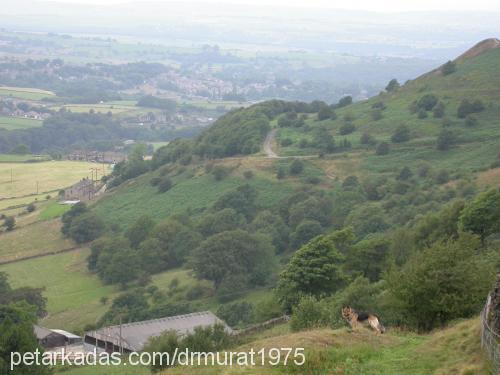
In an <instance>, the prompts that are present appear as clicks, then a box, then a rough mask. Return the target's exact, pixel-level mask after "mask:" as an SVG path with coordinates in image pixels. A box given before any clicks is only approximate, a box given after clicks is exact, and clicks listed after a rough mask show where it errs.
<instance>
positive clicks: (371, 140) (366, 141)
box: [359, 133, 377, 146]
mask: <svg viewBox="0 0 500 375" xmlns="http://www.w3.org/2000/svg"><path fill="white" fill-rule="evenodd" d="M359 141H360V143H361V144H362V145H370V146H373V145H375V144H377V140H376V139H375V137H374V136H373V135H371V134H368V133H363V134H362V135H361V138H360V139H359Z"/></svg>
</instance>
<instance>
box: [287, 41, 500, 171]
mask: <svg viewBox="0 0 500 375" xmlns="http://www.w3.org/2000/svg"><path fill="white" fill-rule="evenodd" d="M499 61H500V49H498V48H496V49H492V50H488V51H485V52H484V53H482V54H480V55H478V56H474V57H470V58H463V59H459V60H458V61H457V63H456V71H455V72H454V73H451V74H448V75H443V74H442V72H441V71H440V70H436V71H434V72H431V73H428V74H426V75H424V76H422V77H420V78H418V79H415V80H413V81H409V82H407V83H406V84H405V85H403V86H402V87H400V88H398V89H396V90H393V91H391V92H383V93H381V94H380V95H378V96H376V97H373V98H371V99H369V100H367V101H364V102H360V103H355V104H353V105H349V106H345V107H342V108H338V109H336V114H337V118H336V119H335V120H331V119H330V120H328V119H327V120H324V121H317V118H316V117H317V116H316V115H307V119H306V124H307V126H306V127H302V128H282V129H280V130H279V133H278V138H279V140H280V141H282V140H284V139H289V140H290V141H292V144H291V145H287V146H285V147H283V146H282V147H281V148H280V152H279V153H280V154H281V155H294V154H317V153H318V152H319V151H318V149H317V148H316V147H314V146H313V147H303V148H301V147H299V143H300V141H301V140H302V139H305V140H307V141H311V139H312V138H313V134H314V129H315V128H318V127H320V126H324V127H326V128H327V129H328V131H329V133H330V134H332V135H333V136H334V138H335V139H336V141H337V143H339V142H341V141H343V140H344V139H346V140H348V141H349V142H350V143H351V145H352V148H351V149H350V150H347V151H345V152H347V154H348V155H349V157H350V158H352V157H354V158H356V159H357V160H359V163H358V165H357V166H355V167H354V168H353V169H352V170H351V174H358V175H366V174H374V173H377V174H378V173H391V172H392V173H394V172H396V171H399V169H400V168H401V167H402V166H405V165H406V166H409V167H417V166H418V165H419V164H421V163H422V162H428V163H431V164H432V166H433V168H435V169H436V170H437V169H446V170H448V171H449V172H450V173H451V174H455V175H460V174H470V173H471V172H472V173H473V172H477V171H480V170H483V169H487V168H488V167H489V165H490V164H491V163H493V162H494V161H495V159H496V157H497V153H498V143H499V139H500V106H499V105H498V98H499V97H500V89H499V87H500V86H499V84H500V79H499V78H498V77H499V75H498V63H499ZM428 94H430V95H434V96H435V97H436V98H437V100H438V101H439V102H442V103H443V104H444V114H443V116H440V117H438V118H436V117H434V115H433V112H432V111H427V112H426V116H427V117H425V118H419V115H418V113H411V110H410V107H411V106H412V103H414V102H418V101H419V100H420V99H421V98H422V97H423V96H425V95H428ZM463 99H468V100H470V101H473V100H481V101H482V103H483V105H484V107H485V108H484V110H483V111H481V112H478V113H474V114H473V117H475V118H476V120H477V124H476V125H473V126H467V124H466V119H464V118H459V117H457V109H458V107H459V105H460V103H461V101H462V100H463ZM381 104H383V106H384V107H385V109H383V110H381V111H379V113H380V116H381V118H380V119H377V117H375V115H373V113H374V112H375V111H376V109H374V108H373V107H374V106H375V107H376V106H377V105H381ZM346 123H350V124H352V125H354V129H355V130H354V131H353V132H351V133H349V134H341V133H342V131H341V128H342V126H343V125H345V124H346ZM400 125H405V126H407V127H408V128H409V130H410V139H409V140H408V141H407V142H401V143H395V142H391V136H392V135H393V134H394V132H395V130H396V129H397V128H398V127H399V126H400ZM443 129H447V130H449V131H450V132H452V134H453V136H454V137H455V143H454V145H453V146H452V147H451V148H450V149H449V150H446V151H439V150H437V149H436V140H437V137H438V135H439V134H440V132H441V131H442V130H443ZM364 133H365V134H369V135H370V136H372V137H373V138H374V140H375V142H376V143H378V142H382V141H385V142H388V143H389V144H390V152H389V153H388V154H387V155H376V154H375V149H376V145H373V146H369V145H363V144H361V143H360V138H361V136H362V135H363V134H364Z"/></svg>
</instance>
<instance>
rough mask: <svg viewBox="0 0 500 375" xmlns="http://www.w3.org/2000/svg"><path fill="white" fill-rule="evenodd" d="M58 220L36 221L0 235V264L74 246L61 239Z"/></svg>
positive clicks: (68, 240)
mask: <svg viewBox="0 0 500 375" xmlns="http://www.w3.org/2000/svg"><path fill="white" fill-rule="evenodd" d="M60 228H61V222H60V220H58V219H55V220H47V221H38V222H36V223H33V224H30V225H26V226H22V227H19V228H17V229H14V230H13V231H11V232H4V233H0V262H5V261H11V260H15V259H23V258H26V257H31V256H34V255H40V254H47V253H53V252H58V251H61V250H65V249H69V248H72V247H74V246H75V244H74V243H73V241H71V240H70V239H67V238H63V236H62V234H61V230H60Z"/></svg>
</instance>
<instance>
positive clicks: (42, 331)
mask: <svg viewBox="0 0 500 375" xmlns="http://www.w3.org/2000/svg"><path fill="white" fill-rule="evenodd" d="M33 331H34V332H35V336H36V338H37V339H38V340H42V339H44V338H46V337H48V336H50V335H52V334H56V335H61V336H64V337H66V338H68V339H79V338H81V337H80V336H77V335H75V334H73V333H70V332H68V331H64V330H62V329H49V328H45V327H41V326H37V325H36V324H33Z"/></svg>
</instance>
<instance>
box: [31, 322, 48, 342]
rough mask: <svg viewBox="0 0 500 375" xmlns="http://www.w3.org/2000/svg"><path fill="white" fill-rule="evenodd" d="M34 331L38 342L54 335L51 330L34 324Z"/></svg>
mask: <svg viewBox="0 0 500 375" xmlns="http://www.w3.org/2000/svg"><path fill="white" fill-rule="evenodd" d="M33 331H34V332H35V336H36V338H37V339H38V340H42V339H44V338H46V337H47V336H50V335H51V334H52V333H53V332H52V331H51V330H50V329H48V328H44V327H40V326H37V325H36V324H33Z"/></svg>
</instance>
